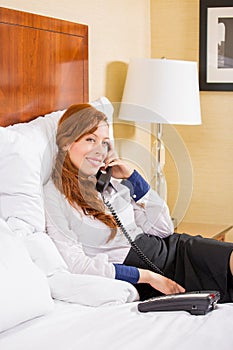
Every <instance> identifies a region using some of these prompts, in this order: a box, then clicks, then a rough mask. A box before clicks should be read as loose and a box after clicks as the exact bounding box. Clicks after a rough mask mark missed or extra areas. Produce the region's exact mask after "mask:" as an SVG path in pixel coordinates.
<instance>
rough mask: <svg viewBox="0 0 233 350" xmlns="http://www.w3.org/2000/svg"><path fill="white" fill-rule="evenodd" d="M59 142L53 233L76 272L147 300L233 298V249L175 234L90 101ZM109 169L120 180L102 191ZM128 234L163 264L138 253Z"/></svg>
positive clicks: (71, 111) (51, 188)
mask: <svg viewBox="0 0 233 350" xmlns="http://www.w3.org/2000/svg"><path fill="white" fill-rule="evenodd" d="M56 142H57V146H58V154H57V157H56V161H55V166H54V169H53V172H52V177H51V179H50V181H49V182H48V183H47V184H46V186H45V207H46V220H47V232H48V234H49V236H50V237H51V238H52V239H53V241H54V242H55V244H56V246H57V248H58V250H59V251H60V253H61V255H62V256H63V258H64V260H65V261H66V263H67V265H68V267H69V269H70V271H71V272H72V273H78V274H91V275H100V276H105V277H109V278H116V279H121V280H125V281H128V282H130V283H132V284H134V285H135V286H136V288H137V289H138V291H139V295H140V298H141V299H142V300H144V299H146V298H148V297H151V296H153V295H157V294H160V293H163V294H172V293H180V292H184V291H194V290H218V291H220V294H221V302H229V301H232V300H233V278H232V273H233V254H232V251H233V244H230V243H224V242H218V241H215V240H210V239H204V238H202V237H200V236H197V237H192V236H188V235H186V234H182V235H179V234H174V233H173V224H172V221H171V218H170V215H169V210H168V207H167V205H166V203H165V202H164V201H163V200H162V199H161V198H160V197H159V196H158V194H157V193H156V192H155V191H153V190H152V189H151V188H150V186H149V185H148V184H147V182H146V181H145V180H144V179H143V178H142V177H141V176H140V175H139V174H138V173H137V171H135V170H132V169H131V168H130V167H129V166H128V165H126V164H125V163H124V162H123V161H122V160H121V159H119V158H118V157H117V156H116V154H115V153H114V150H113V148H112V146H111V143H110V139H109V126H108V123H107V118H106V116H105V115H104V114H103V113H101V112H100V111H97V110H96V109H95V108H93V107H92V106H90V105H89V104H79V105H73V106H71V107H70V108H68V109H67V111H66V112H65V113H64V115H63V116H62V118H61V119H60V121H59V125H58V130H57V138H56ZM106 168H111V169H112V179H111V182H110V184H109V185H108V186H107V188H106V189H105V190H104V192H103V194H100V193H99V192H98V191H97V190H96V174H97V172H98V171H99V169H106ZM119 179H121V180H122V181H119ZM104 202H105V203H106V202H107V203H110V204H111V208H112V209H111V210H112V211H113V213H112V212H111V211H110V210H109V204H108V206H107V205H106V204H104ZM115 214H116V215H115ZM119 220H120V224H119ZM121 224H122V225H123V227H121V228H119V225H121ZM124 229H125V230H127V232H128V233H129V234H130V237H131V238H132V240H133V241H134V242H135V243H136V245H137V247H139V249H141V251H143V253H144V254H145V255H146V256H147V257H148V258H149V260H150V261H151V262H152V264H154V265H156V266H154V265H152V266H150V265H148V263H147V262H145V261H144V260H145V259H144V258H143V259H144V260H143V259H142V258H141V257H140V256H139V255H138V253H137V252H135V250H134V249H133V248H132V247H131V246H130V244H129V242H128V240H127V238H126V237H125V235H124V234H123V232H122V231H123V230H124ZM133 244H134V243H133ZM153 266H154V268H153ZM157 268H158V269H159V270H158V269H157ZM161 270H162V274H161V273H158V271H159V272H160V271H161Z"/></svg>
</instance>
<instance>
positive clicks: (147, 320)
mask: <svg viewBox="0 0 233 350" xmlns="http://www.w3.org/2000/svg"><path fill="white" fill-rule="evenodd" d="M232 346H233V304H219V305H217V308H216V309H215V310H214V311H211V312H209V313H208V314H206V315H204V316H194V315H190V314H189V313H188V312H185V311H178V312H177V311H176V312H174V311H173V312H151V313H140V312H139V311H138V310H137V302H132V303H126V304H123V305H109V306H101V307H86V306H81V305H78V304H71V303H66V302H56V306H55V309H54V310H53V311H52V312H50V313H49V314H48V315H46V316H42V317H39V318H35V319H33V320H31V321H28V322H26V323H23V324H20V325H18V326H16V327H14V328H12V329H10V330H7V331H5V332H3V333H1V334H0V349H2V350H32V349H33V350H41V349H44V350H47V349H56V350H78V349H79V350H80V349H85V350H89V349H108V350H118V349H127V350H131V349H132V350H137V349H138V350H139V349H140V350H141V349H147V350H148V349H159V350H171V349H179V350H184V349H186V350H187V349H189V350H194V349H195V350H197V349H199V350H200V349H211V350H215V349H216V350H217V349H220V348H221V350H230V349H232Z"/></svg>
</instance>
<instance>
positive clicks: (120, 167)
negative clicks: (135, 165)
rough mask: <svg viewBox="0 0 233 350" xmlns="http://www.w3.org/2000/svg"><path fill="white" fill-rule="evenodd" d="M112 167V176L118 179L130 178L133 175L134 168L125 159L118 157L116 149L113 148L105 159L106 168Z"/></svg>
mask: <svg viewBox="0 0 233 350" xmlns="http://www.w3.org/2000/svg"><path fill="white" fill-rule="evenodd" d="M109 166H110V167H111V168H112V176H113V177H115V178H116V179H128V178H129V177H130V175H132V173H133V170H132V169H131V168H130V167H129V165H128V164H126V163H125V162H124V161H123V160H121V159H120V158H118V156H117V154H116V152H115V151H114V149H111V150H110V151H109V153H108V157H107V158H106V159H105V167H104V168H105V169H106V168H107V167H109Z"/></svg>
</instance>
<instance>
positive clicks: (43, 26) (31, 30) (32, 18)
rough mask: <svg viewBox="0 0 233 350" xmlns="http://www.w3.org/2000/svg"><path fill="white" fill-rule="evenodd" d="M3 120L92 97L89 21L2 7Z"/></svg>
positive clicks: (19, 119) (0, 85)
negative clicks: (89, 88) (89, 70)
mask: <svg viewBox="0 0 233 350" xmlns="http://www.w3.org/2000/svg"><path fill="white" fill-rule="evenodd" d="M0 52H1V54H0V125H1V126H7V125H10V124H14V123H18V122H25V121H29V120H31V119H34V118H35V117H37V116H39V115H44V114H46V113H49V112H52V111H56V110H60V109H65V108H67V107H68V106H69V105H70V104H73V103H80V102H86V101H88V27H87V26H86V25H83V24H77V23H72V22H68V21H64V20H59V19H55V18H49V17H44V16H39V15H35V14H31V13H26V12H21V11H15V10H10V9H6V8H2V7H0Z"/></svg>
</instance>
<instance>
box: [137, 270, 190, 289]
mask: <svg viewBox="0 0 233 350" xmlns="http://www.w3.org/2000/svg"><path fill="white" fill-rule="evenodd" d="M138 270H139V274H140V277H139V281H138V283H149V284H150V285H151V287H153V288H154V289H156V290H158V291H159V292H161V293H163V294H176V293H184V292H185V289H184V288H183V287H181V286H180V285H179V284H178V283H176V282H175V281H172V280H171V279H170V278H167V277H165V276H162V275H160V274H158V273H155V272H152V271H149V270H143V269H138Z"/></svg>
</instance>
